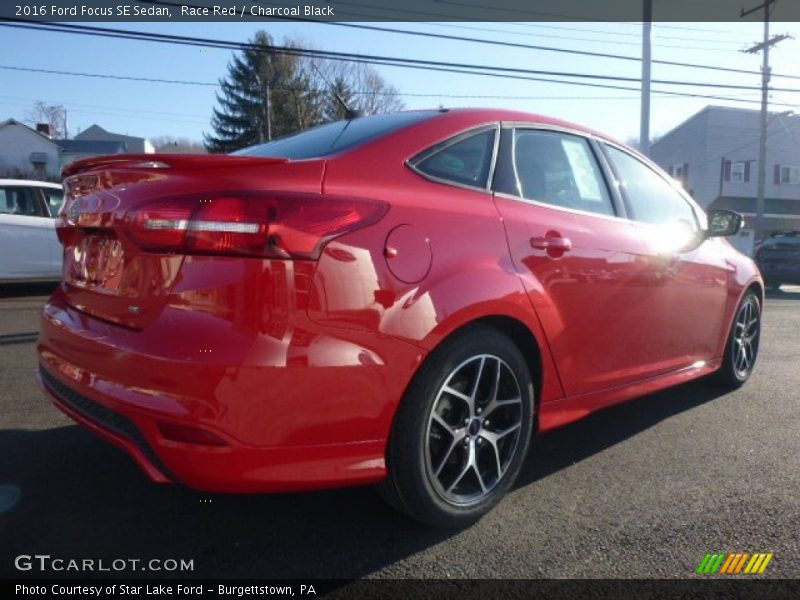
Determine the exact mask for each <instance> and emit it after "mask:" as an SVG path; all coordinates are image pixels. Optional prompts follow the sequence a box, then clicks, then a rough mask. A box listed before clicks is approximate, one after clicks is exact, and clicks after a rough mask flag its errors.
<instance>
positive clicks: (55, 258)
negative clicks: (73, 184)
mask: <svg viewBox="0 0 800 600" xmlns="http://www.w3.org/2000/svg"><path fill="white" fill-rule="evenodd" d="M63 202H64V191H63V188H62V187H61V186H60V185H58V184H56V183H47V182H45V181H26V180H24V179H0V282H2V283H10V282H22V281H58V280H59V279H61V261H62V248H61V244H60V243H59V241H58V238H57V237H56V228H55V217H56V215H57V214H58V211H59V209H60V208H61V204H62V203H63Z"/></svg>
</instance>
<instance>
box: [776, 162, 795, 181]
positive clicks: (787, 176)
mask: <svg viewBox="0 0 800 600" xmlns="http://www.w3.org/2000/svg"><path fill="white" fill-rule="evenodd" d="M777 183H800V167H798V166H794V165H781V166H780V180H779V181H778V182H777Z"/></svg>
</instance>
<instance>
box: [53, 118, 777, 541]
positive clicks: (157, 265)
mask: <svg viewBox="0 0 800 600" xmlns="http://www.w3.org/2000/svg"><path fill="white" fill-rule="evenodd" d="M64 175H65V186H66V189H67V199H66V202H65V205H64V208H63V209H62V212H61V215H60V220H59V223H58V232H59V238H60V240H61V242H62V243H63V245H64V281H63V283H62V285H61V286H60V287H59V288H58V289H57V290H56V292H55V293H54V294H53V296H52V297H51V298H50V300H49V301H48V303H47V305H46V306H45V308H44V312H43V316H42V328H41V337H40V339H39V344H38V351H39V359H40V369H39V373H38V379H39V381H40V383H41V385H42V387H43V388H44V390H45V391H46V392H47V394H49V396H50V397H51V398H52V400H53V401H54V402H55V404H56V406H58V407H59V408H60V409H61V410H63V411H64V412H66V413H67V414H68V415H69V416H71V417H72V418H73V419H75V420H76V421H78V422H79V423H81V424H83V425H84V426H86V427H88V428H89V429H91V430H92V431H94V432H95V433H97V434H98V435H100V436H102V437H103V438H105V439H107V440H108V441H110V442H112V443H114V444H116V445H118V446H120V447H122V448H123V449H125V450H126V451H128V452H129V453H130V454H131V456H132V457H133V458H134V459H135V460H136V462H137V463H138V464H139V465H140V466H141V468H142V469H143V470H144V471H145V472H146V473H147V475H148V476H149V477H150V478H151V479H153V480H154V481H159V482H167V481H176V482H183V483H185V484H188V485H189V486H192V487H194V488H198V489H202V490H213V491H224V492H265V491H278V490H303V489H313V488H323V487H333V486H343V485H355V484H367V483H377V482H380V486H379V487H380V489H381V490H382V491H383V493H384V495H385V496H386V497H387V499H388V500H389V501H390V502H391V503H392V504H394V505H395V506H397V507H398V508H400V509H402V510H404V511H405V512H407V513H409V514H411V515H412V516H414V517H416V518H418V519H420V520H423V521H425V522H429V523H434V524H440V525H451V526H452V525H462V524H465V523H468V522H470V521H473V520H475V519H476V518H478V517H480V516H481V515H483V514H484V513H486V512H487V511H488V510H489V509H490V508H491V507H492V506H493V505H494V504H496V503H497V502H498V500H499V499H500V498H501V497H502V496H503V494H504V493H505V492H506V491H508V489H509V488H510V487H511V486H512V485H513V483H514V479H515V478H516V476H517V474H518V472H519V470H520V468H521V465H522V462H523V459H524V457H525V454H526V451H527V450H528V446H529V444H530V441H531V436H532V435H533V434H534V433H535V432H537V431H546V430H549V429H552V428H554V427H558V426H561V425H564V424H566V423H569V422H571V421H575V420H576V419H579V418H581V417H583V416H584V415H587V414H589V413H590V412H592V411H594V410H597V409H600V408H603V407H606V406H609V405H612V404H615V403H618V402H622V401H624V400H628V399H630V398H633V397H636V396H641V395H643V394H647V393H650V392H653V391H656V390H660V389H662V388H666V387H668V386H672V385H675V384H678V383H682V382H685V381H688V380H691V379H695V378H698V377H702V376H705V375H711V374H713V375H714V377H716V378H717V380H718V381H720V382H721V383H723V384H726V385H729V386H738V385H741V384H743V383H744V382H745V381H746V380H747V379H748V377H749V376H750V374H751V372H752V370H753V366H754V364H755V360H756V356H757V353H758V343H759V331H760V315H761V306H762V298H763V282H762V280H761V277H760V275H759V272H758V269H757V268H756V267H755V266H754V264H753V262H752V261H751V260H750V259H748V258H747V257H745V256H744V255H742V254H740V253H739V252H737V251H736V250H734V249H733V247H732V246H730V245H729V244H728V242H727V241H725V240H724V239H723V238H722V236H726V235H731V234H733V233H735V232H736V231H737V230H738V229H739V227H740V226H741V218H740V217H739V216H738V215H737V214H735V213H731V212H727V211H713V212H712V213H710V214H708V215H706V213H704V212H703V210H702V209H701V208H700V207H698V206H697V204H695V202H694V201H693V200H692V199H691V198H690V197H688V196H687V195H686V194H685V193H684V192H683V190H682V189H681V188H680V187H679V186H677V185H676V184H674V183H673V181H672V180H671V179H670V178H669V177H668V176H666V175H665V174H664V173H663V172H662V171H661V170H660V169H658V168H657V167H656V166H654V165H653V164H652V163H651V162H649V161H648V160H647V159H645V158H643V157H642V156H640V155H638V154H637V153H636V152H634V151H632V150H630V149H628V148H626V147H624V146H623V145H621V144H619V143H617V142H614V141H613V140H610V139H608V138H607V137H605V136H603V135H601V134H599V133H596V132H593V131H588V130H586V129H584V128H581V127H578V126H576V125H572V124H569V123H565V122H562V121H558V120H555V119H549V118H545V117H541V116H536V115H531V114H526V113H520V112H511V111H502V110H434V111H418V112H403V113H397V114H389V115H381V116H372V117H364V118H358V119H352V120H349V121H341V122H337V123H331V124H328V125H323V126H321V127H317V128H315V129H311V130H308V131H304V132H301V133H298V134H295V135H292V136H288V137H285V138H281V139H277V140H274V141H271V142H268V143H265V144H262V145H259V146H254V147H251V148H247V149H245V150H243V151H241V152H239V153H237V155H226V156H196V155H195V156H181V155H152V154H150V155H122V156H120V155H115V156H109V157H100V158H93V159H87V160H82V161H78V162H76V163H73V164H72V165H70V166H68V167H67V168H66V169H65V172H64Z"/></svg>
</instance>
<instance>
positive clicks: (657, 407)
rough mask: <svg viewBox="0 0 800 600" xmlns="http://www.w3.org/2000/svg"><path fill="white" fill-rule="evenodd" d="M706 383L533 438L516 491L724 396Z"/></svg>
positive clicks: (683, 387)
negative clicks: (666, 420)
mask: <svg viewBox="0 0 800 600" xmlns="http://www.w3.org/2000/svg"><path fill="white" fill-rule="evenodd" d="M728 391H729V390H726V389H725V388H723V387H720V386H717V385H714V384H713V383H712V382H709V381H708V380H707V379H703V380H699V381H693V382H690V383H686V384H684V385H681V386H679V387H675V388H671V389H669V390H665V391H662V392H658V393H655V394H650V395H648V396H644V397H642V398H639V399H636V400H633V401H631V402H627V403H624V404H619V405H617V406H614V407H611V408H608V409H606V410H601V411H598V412H596V413H593V414H591V415H589V416H587V417H585V418H583V419H581V420H580V421H577V422H575V423H572V424H570V425H568V426H566V427H562V428H560V429H556V430H554V431H551V432H546V433H542V434H539V435H537V436H536V437H535V438H534V440H533V444H532V448H531V451H530V452H529V454H528V458H527V460H526V462H525V465H524V466H523V468H522V471H521V473H520V475H519V477H518V479H517V487H522V486H525V485H528V484H531V483H533V482H535V481H537V480H539V479H542V478H543V477H547V476H548V475H550V474H552V473H555V472H556V471H559V470H561V469H564V468H566V467H569V466H570V465H573V464H575V463H577V462H580V461H582V460H584V459H586V458H588V457H590V456H592V455H593V454H597V453H598V452H601V451H603V450H605V449H606V448H609V447H611V446H613V445H615V444H618V443H620V442H622V441H624V440H626V439H628V438H630V437H633V436H634V435H636V434H638V433H640V432H642V431H644V430H646V429H649V428H650V427H652V426H654V425H656V424H657V423H659V422H660V421H663V420H665V419H668V418H670V417H672V416H674V415H677V414H679V413H682V412H684V411H687V410H691V409H692V408H695V407H696V406H700V405H701V404H705V403H706V402H710V401H712V400H714V399H715V398H719V397H720V396H724V395H725V394H727V393H728Z"/></svg>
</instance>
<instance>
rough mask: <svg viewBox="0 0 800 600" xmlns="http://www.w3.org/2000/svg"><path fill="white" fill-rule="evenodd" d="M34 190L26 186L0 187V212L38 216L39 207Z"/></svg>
mask: <svg viewBox="0 0 800 600" xmlns="http://www.w3.org/2000/svg"><path fill="white" fill-rule="evenodd" d="M37 204H38V203H37V199H36V194H35V193H34V190H33V189H31V188H26V187H16V186H14V187H10V186H9V187H2V188H0V213H2V214H6V215H25V216H28V217H38V216H40V215H39V209H38V206H37Z"/></svg>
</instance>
